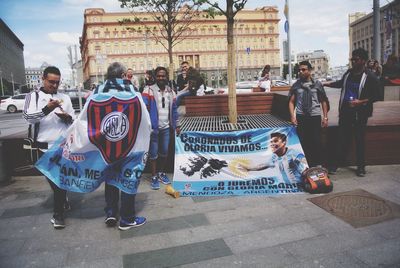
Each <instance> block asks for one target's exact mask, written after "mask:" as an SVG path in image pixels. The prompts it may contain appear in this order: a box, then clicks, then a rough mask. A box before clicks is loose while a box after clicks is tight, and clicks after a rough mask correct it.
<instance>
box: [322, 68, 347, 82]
mask: <svg viewBox="0 0 400 268" xmlns="http://www.w3.org/2000/svg"><path fill="white" fill-rule="evenodd" d="M348 69H349V66H336V67H332V68H330V69H329V74H328V76H327V79H332V80H340V79H341V78H342V76H343V75H344V73H345V72H346V71H347V70H348Z"/></svg>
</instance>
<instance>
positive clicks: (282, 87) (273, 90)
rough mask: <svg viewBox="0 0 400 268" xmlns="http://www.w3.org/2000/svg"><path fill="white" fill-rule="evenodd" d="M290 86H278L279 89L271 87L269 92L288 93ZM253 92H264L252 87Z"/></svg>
mask: <svg viewBox="0 0 400 268" xmlns="http://www.w3.org/2000/svg"><path fill="white" fill-rule="evenodd" d="M289 89H290V86H279V87H271V92H277V91H289ZM252 91H253V92H264V90H263V89H261V88H260V87H253V88H252Z"/></svg>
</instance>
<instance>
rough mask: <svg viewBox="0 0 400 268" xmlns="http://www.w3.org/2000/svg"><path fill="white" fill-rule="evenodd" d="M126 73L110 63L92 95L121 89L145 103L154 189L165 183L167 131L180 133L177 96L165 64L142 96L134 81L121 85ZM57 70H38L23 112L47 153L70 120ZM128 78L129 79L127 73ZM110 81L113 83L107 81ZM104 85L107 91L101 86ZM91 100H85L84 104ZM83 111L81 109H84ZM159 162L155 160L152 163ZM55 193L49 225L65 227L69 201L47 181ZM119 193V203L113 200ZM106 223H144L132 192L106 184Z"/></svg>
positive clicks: (126, 225)
mask: <svg viewBox="0 0 400 268" xmlns="http://www.w3.org/2000/svg"><path fill="white" fill-rule="evenodd" d="M127 75H128V76H129V73H128V72H127V70H126V68H125V67H124V66H123V65H122V64H120V63H118V62H115V63H112V64H111V65H110V66H109V67H108V69H107V75H106V78H107V80H106V81H105V83H104V84H103V85H100V86H99V87H98V88H97V89H96V90H95V91H94V92H93V93H92V96H89V98H91V97H93V96H94V95H95V94H98V93H97V92H103V91H104V92H105V91H112V90H118V88H123V89H125V90H127V86H128V89H129V91H130V92H132V94H134V96H133V97H135V98H136V97H137V98H138V100H139V102H140V104H141V105H143V107H146V108H147V109H146V111H145V112H146V113H147V114H148V116H149V117H150V120H149V121H150V122H151V129H152V131H151V137H142V138H149V139H150V148H149V158H150V167H151V173H152V181H151V187H152V189H154V190H157V189H159V188H160V187H159V182H162V183H164V184H170V180H169V178H168V177H167V176H166V174H165V172H164V171H165V170H164V168H165V162H166V157H167V155H168V147H169V140H170V139H169V137H170V133H175V131H176V133H178V134H179V132H180V129H179V124H178V117H177V111H176V110H177V109H176V103H175V102H176V95H175V93H174V91H173V90H172V89H171V88H170V87H169V86H168V71H167V69H166V68H164V67H158V68H157V69H156V70H155V79H156V81H155V83H154V84H151V85H148V86H146V87H145V88H144V90H143V92H142V94H139V93H138V92H136V91H135V88H134V85H132V84H130V83H129V84H128V85H127V84H126V78H127ZM60 79H61V73H60V70H59V69H58V68H57V67H54V66H50V67H47V68H46V69H45V70H44V72H43V77H42V80H43V86H42V87H41V88H40V89H39V90H37V91H32V92H31V93H30V94H28V95H27V97H26V101H25V106H24V111H23V116H24V118H25V119H26V120H27V121H28V123H30V124H31V125H32V126H34V135H33V139H34V142H35V144H36V145H37V146H38V147H39V148H40V150H41V153H42V154H43V153H44V152H46V151H47V149H48V148H50V147H51V146H52V145H53V144H54V143H55V142H56V140H57V139H58V138H59V137H61V136H62V135H63V134H64V133H65V131H66V130H67V129H68V127H69V126H70V125H71V124H72V123H73V121H74V119H75V118H76V117H75V113H74V110H73V108H72V103H71V100H70V98H69V96H68V95H66V94H63V93H60V92H58V86H59V84H60ZM128 79H129V77H128ZM109 81H112V82H109ZM105 87H107V89H105ZM89 102H90V101H87V102H86V105H88V104H89ZM84 110H85V109H84ZM157 160H158V161H157ZM47 180H48V182H49V183H50V186H51V188H52V189H53V192H54V207H53V217H52V218H51V223H52V224H53V226H54V228H56V229H62V228H64V227H65V211H66V210H69V209H70V208H71V207H70V204H69V202H68V199H67V193H66V190H65V189H61V188H60V187H58V186H57V185H56V184H55V183H54V182H53V181H51V180H50V179H47ZM120 197H121V206H120V208H119V206H118V203H119V199H120ZM105 202H106V206H105V209H104V210H105V214H106V219H105V223H106V224H107V226H115V225H116V224H117V222H118V218H120V219H119V227H118V228H119V229H120V230H127V229H130V228H132V227H137V226H141V225H143V224H145V222H146V218H145V217H139V216H137V215H136V213H135V194H129V193H125V192H124V191H121V195H120V190H119V189H118V188H117V187H115V186H113V185H110V184H107V183H106V185H105Z"/></svg>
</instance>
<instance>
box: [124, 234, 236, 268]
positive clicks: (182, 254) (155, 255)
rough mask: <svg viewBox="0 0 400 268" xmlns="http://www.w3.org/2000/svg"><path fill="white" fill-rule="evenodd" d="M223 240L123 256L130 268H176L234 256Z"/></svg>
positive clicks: (125, 264) (125, 265)
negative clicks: (176, 267) (175, 267)
mask: <svg viewBox="0 0 400 268" xmlns="http://www.w3.org/2000/svg"><path fill="white" fill-rule="evenodd" d="M232 254H233V253H232V251H231V250H230V249H229V247H228V246H227V245H226V244H225V242H224V240H222V239H215V240H209V241H204V242H199V243H193V244H187V245H182V246H177V247H171V248H165V249H160V250H153V251H147V252H142V253H135V254H131V255H125V256H123V264H124V267H125V268H128V267H141V268H145V267H152V268H155V267H174V266H178V265H183V264H188V263H194V262H200V261H204V260H209V259H214V258H220V257H223V256H229V255H232Z"/></svg>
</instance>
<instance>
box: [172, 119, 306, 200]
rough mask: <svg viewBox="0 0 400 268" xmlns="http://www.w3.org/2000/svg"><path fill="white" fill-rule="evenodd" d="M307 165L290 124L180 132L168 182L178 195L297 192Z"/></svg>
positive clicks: (299, 190)
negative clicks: (242, 129)
mask: <svg viewBox="0 0 400 268" xmlns="http://www.w3.org/2000/svg"><path fill="white" fill-rule="evenodd" d="M307 167H308V164H307V161H306V159H305V157H304V153H303V150H302V148H301V145H300V142H299V138H298V136H297V134H296V129H295V128H293V127H284V128H263V129H255V130H245V131H236V132H223V133H206V132H182V133H181V135H180V136H177V137H176V138H175V170H174V180H173V187H174V188H175V190H177V191H179V192H180V193H181V196H217V195H270V194H288V193H298V192H303V190H302V188H301V173H302V172H303V171H304V170H305V169H306V168H307Z"/></svg>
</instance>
